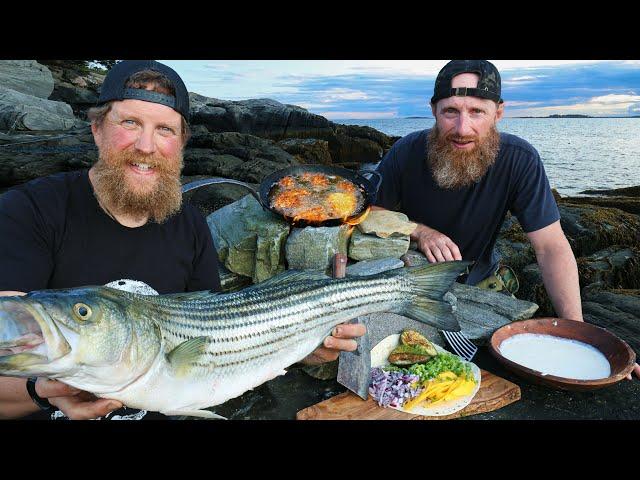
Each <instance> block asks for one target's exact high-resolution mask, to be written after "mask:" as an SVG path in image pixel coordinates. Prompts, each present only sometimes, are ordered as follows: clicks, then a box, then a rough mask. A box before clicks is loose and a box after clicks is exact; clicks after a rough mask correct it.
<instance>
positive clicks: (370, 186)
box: [182, 165, 382, 227]
mask: <svg viewBox="0 0 640 480" xmlns="http://www.w3.org/2000/svg"><path fill="white" fill-rule="evenodd" d="M303 173H323V174H325V175H336V176H340V177H342V178H344V179H345V180H349V181H350V182H352V183H353V184H354V185H356V186H357V187H358V188H360V190H361V192H362V194H363V196H364V202H363V204H362V206H361V207H360V209H358V210H357V211H356V212H354V213H353V215H351V216H350V217H348V218H347V219H344V220H343V219H339V218H335V219H328V220H324V221H321V222H312V221H307V220H296V221H295V222H294V220H293V218H292V217H288V216H286V215H283V214H282V213H280V212H279V211H278V210H276V209H275V208H273V206H272V205H271V202H270V201H269V192H271V189H272V188H273V186H274V185H275V184H277V183H278V181H280V179H282V178H283V177H286V176H289V175H300V174H303ZM367 173H371V174H372V175H373V176H375V177H377V181H376V182H375V184H374V183H372V181H371V180H369V179H367V178H365V177H364V176H363V175H361V174H359V173H357V172H354V171H352V170H347V169H346V168H340V167H330V166H326V165H296V166H293V167H287V168H284V169H282V170H278V171H277V172H274V173H272V174H271V175H269V176H267V177H266V178H265V179H264V180H263V181H262V182H261V183H260V187H259V190H258V192H256V191H255V190H254V189H253V188H252V187H251V186H249V185H247V184H246V183H244V182H241V181H239V180H233V179H230V178H222V177H211V178H204V179H202V180H196V181H194V182H190V183H187V184H185V185H183V186H182V193H186V192H188V191H191V190H193V189H195V188H199V187H202V186H205V185H211V184H214V183H230V184H234V185H239V186H241V187H244V188H246V189H248V190H249V192H250V193H251V195H253V197H254V198H255V199H256V200H257V201H258V203H260V205H262V208H264V209H265V210H269V211H271V212H273V213H274V214H276V215H278V216H279V217H282V218H284V219H285V220H286V221H287V222H289V223H291V224H292V225H293V224H295V226H297V227H306V226H314V227H332V226H338V225H342V224H343V223H353V224H355V223H358V221H357V220H358V217H360V216H361V215H363V214H364V213H365V212H366V211H367V209H368V208H369V206H370V205H372V204H373V202H374V200H375V197H376V194H377V193H378V189H379V188H380V184H381V183H382V175H380V174H379V173H378V172H375V171H371V172H367Z"/></svg>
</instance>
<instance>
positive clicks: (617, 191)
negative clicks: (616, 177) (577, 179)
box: [580, 185, 640, 198]
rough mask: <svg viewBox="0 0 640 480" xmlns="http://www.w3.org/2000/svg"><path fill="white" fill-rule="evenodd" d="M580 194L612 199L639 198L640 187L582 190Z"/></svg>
mask: <svg viewBox="0 0 640 480" xmlns="http://www.w3.org/2000/svg"><path fill="white" fill-rule="evenodd" d="M580 193H581V194H587V195H609V196H612V197H636V198H638V197H640V185H638V186H635V187H625V188H614V189H612V190H584V191H582V192H580Z"/></svg>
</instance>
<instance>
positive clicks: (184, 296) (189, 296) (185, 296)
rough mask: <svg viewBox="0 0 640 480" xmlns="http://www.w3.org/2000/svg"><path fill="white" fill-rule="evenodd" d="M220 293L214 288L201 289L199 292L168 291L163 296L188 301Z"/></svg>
mask: <svg viewBox="0 0 640 480" xmlns="http://www.w3.org/2000/svg"><path fill="white" fill-rule="evenodd" d="M219 294H220V292H214V291H212V290H201V291H199V292H180V293H168V294H166V295H162V297H163V298H167V299H169V300H177V301H183V302H186V301H188V300H204V299H207V298H211V297H213V296H215V295H219Z"/></svg>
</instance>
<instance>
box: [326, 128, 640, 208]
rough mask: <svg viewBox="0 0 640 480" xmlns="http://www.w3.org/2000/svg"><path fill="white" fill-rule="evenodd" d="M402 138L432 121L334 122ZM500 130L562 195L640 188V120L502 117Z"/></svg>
mask: <svg viewBox="0 0 640 480" xmlns="http://www.w3.org/2000/svg"><path fill="white" fill-rule="evenodd" d="M333 122H335V123H342V124H349V125H367V126H370V127H373V128H375V129H376V130H379V131H381V132H383V133H386V134H387V135H396V136H404V135H407V134H408V133H411V132H415V131H416V130H422V129H425V128H430V127H431V126H432V125H433V123H434V120H433V119H429V118H398V119H381V120H354V119H348V120H333ZM498 130H500V131H502V132H507V133H512V134H514V135H517V136H519V137H521V138H523V139H525V140H526V141H528V142H529V143H530V144H531V145H533V146H534V147H535V148H536V149H537V150H538V153H540V157H541V158H542V161H543V163H544V167H545V170H546V172H547V176H548V177H549V183H550V184H551V187H552V188H556V189H557V190H558V192H559V193H560V195H562V196H571V195H577V194H578V193H579V192H581V191H583V190H588V189H608V188H622V187H631V186H635V185H640V118H503V119H502V120H501V121H500V122H498Z"/></svg>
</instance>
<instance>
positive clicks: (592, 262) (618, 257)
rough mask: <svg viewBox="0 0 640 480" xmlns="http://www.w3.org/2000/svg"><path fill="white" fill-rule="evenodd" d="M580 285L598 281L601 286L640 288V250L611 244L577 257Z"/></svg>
mask: <svg viewBox="0 0 640 480" xmlns="http://www.w3.org/2000/svg"><path fill="white" fill-rule="evenodd" d="M577 262H578V273H579V275H580V286H581V287H587V286H589V285H591V284H593V283H598V284H599V285H600V286H601V287H608V288H618V289H620V288H622V289H638V288H640V250H639V249H637V248H630V247H621V246H616V245H614V246H611V247H609V248H606V249H604V250H600V251H599V252H596V253H594V254H592V255H589V256H588V257H580V258H578V259H577Z"/></svg>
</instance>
